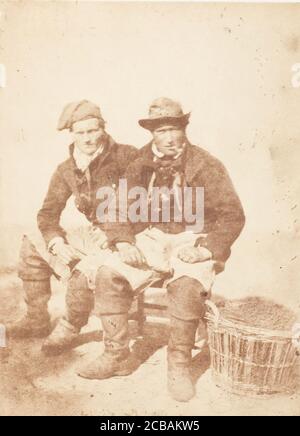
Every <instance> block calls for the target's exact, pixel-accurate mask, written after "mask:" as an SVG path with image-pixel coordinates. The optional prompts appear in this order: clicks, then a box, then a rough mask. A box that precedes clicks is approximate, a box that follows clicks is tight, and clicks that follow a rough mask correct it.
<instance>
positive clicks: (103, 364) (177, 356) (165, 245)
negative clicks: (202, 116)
mask: <svg viewBox="0 0 300 436" xmlns="http://www.w3.org/2000/svg"><path fill="white" fill-rule="evenodd" d="M188 122H189V114H185V113H184V112H183V111H182V108H181V106H180V104H179V103H177V102H175V101H173V100H171V99H169V98H159V99H157V100H155V101H154V102H153V103H152V105H151V106H150V110H149V117H148V118H146V119H142V120H140V121H139V124H140V125H141V126H142V127H144V128H146V129H148V130H149V131H150V132H151V135H152V140H151V142H150V143H149V144H147V145H146V146H145V147H143V148H142V149H141V150H140V151H139V155H138V158H137V159H136V160H135V161H134V162H133V163H132V164H131V165H130V166H129V167H128V169H127V172H126V176H125V178H126V188H127V190H128V195H127V196H124V192H123V186H122V189H121V185H120V189H119V201H118V202H117V204H118V208H119V210H118V212H119V217H118V220H116V221H115V222H113V221H112V222H111V223H110V224H109V225H107V226H106V236H107V242H108V246H109V247H110V248H111V249H112V250H116V251H117V254H118V256H119V260H118V263H116V264H115V267H114V264H113V262H111V263H110V264H108V263H106V265H105V266H103V265H102V266H101V267H100V268H99V269H98V271H97V274H96V278H95V284H96V286H95V309H96V310H95V312H96V313H97V314H98V315H99V316H100V317H101V320H102V324H103V326H104V330H105V340H104V341H105V351H104V353H103V354H102V355H101V356H100V357H98V358H97V359H96V360H95V361H94V362H92V363H91V364H89V365H88V366H86V367H84V368H82V369H81V370H80V371H79V375H81V376H82V377H86V378H90V379H103V378H107V377H111V376H114V375H126V374H129V373H130V368H128V366H126V362H128V358H129V355H130V351H129V336H128V311H129V308H130V306H131V303H132V300H133V298H134V294H135V292H137V289H138V288H139V289H140V288H141V287H142V286H141V285H142V283H138V282H137V278H138V277H141V274H144V275H145V276H144V278H145V284H146V281H147V280H149V275H147V273H149V271H152V272H153V273H154V272H155V273H156V274H160V276H161V277H164V278H165V280H166V282H165V283H166V286H167V291H168V297H169V313H170V321H171V329H170V341H169V346H168V386H169V391H170V393H171V395H172V397H173V398H174V399H176V400H178V401H188V400H189V399H191V398H192V397H193V396H194V394H195V389H194V385H193V383H192V380H191V375H190V365H191V352H192V348H193V346H194V342H195V333H196V330H197V326H198V324H199V320H200V319H202V318H203V317H204V314H205V300H206V299H207V298H208V297H209V295H210V292H211V287H212V284H213V282H214V278H215V274H216V273H219V272H221V271H222V270H223V269H224V265H225V262H226V261H227V259H228V258H229V256H230V253H231V250H230V247H231V245H232V244H233V243H234V241H235V240H236V239H237V237H238V236H239V234H240V232H241V230H242V228H243V226H244V222H245V218H244V213H243V209H242V206H241V203H240V200H239V198H238V196H237V194H236V192H235V189H234V187H233V185H232V182H231V180H230V178H229V176H228V173H227V171H226V169H225V168H224V166H223V165H222V163H221V162H220V161H219V160H218V159H216V158H215V157H213V156H211V155H210V154H209V153H208V152H207V151H205V150H203V149H202V148H200V147H198V146H195V145H192V144H191V143H190V142H189V140H188V138H187V135H186V127H187V124H188ZM168 194H170V195H168ZM203 194H204V195H203ZM203 199H204V202H203ZM120 260H121V261H122V262H123V264H124V265H126V266H127V267H126V268H127V269H126V268H125V267H123V268H121V267H120V266H119V265H120ZM153 277H154V276H153ZM150 278H151V277H150ZM138 285H140V286H138Z"/></svg>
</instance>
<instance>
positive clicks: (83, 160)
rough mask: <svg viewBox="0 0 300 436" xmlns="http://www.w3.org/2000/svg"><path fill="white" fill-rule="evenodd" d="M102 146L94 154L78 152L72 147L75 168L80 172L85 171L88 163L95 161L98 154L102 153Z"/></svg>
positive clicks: (77, 149) (76, 148)
mask: <svg viewBox="0 0 300 436" xmlns="http://www.w3.org/2000/svg"><path fill="white" fill-rule="evenodd" d="M103 150H104V145H100V147H99V148H98V149H97V150H96V151H95V153H94V154H86V153H83V151H81V150H79V148H78V147H76V145H75V147H74V152H73V157H74V160H75V163H76V166H77V168H78V169H80V170H81V171H83V172H84V171H86V169H87V168H88V166H89V165H90V163H91V162H92V161H93V160H94V159H96V157H98V156H99V155H100V154H102V153H103Z"/></svg>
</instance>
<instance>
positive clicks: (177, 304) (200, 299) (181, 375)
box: [168, 276, 209, 401]
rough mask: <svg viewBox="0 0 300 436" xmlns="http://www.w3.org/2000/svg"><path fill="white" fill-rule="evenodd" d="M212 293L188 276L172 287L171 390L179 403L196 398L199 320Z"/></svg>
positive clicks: (169, 346) (170, 306) (169, 369)
mask: <svg viewBox="0 0 300 436" xmlns="http://www.w3.org/2000/svg"><path fill="white" fill-rule="evenodd" d="M208 296H209V293H208V292H207V291H206V290H205V289H204V288H203V286H202V285H201V283H200V282H199V281H198V280H196V279H193V278H190V277H187V276H184V277H181V278H179V279H177V280H175V281H174V282H171V283H170V284H169V285H168V299H169V313H170V340H169V345H168V389H169V392H170V394H171V396H172V398H174V399H175V400H177V401H189V400H190V399H191V398H193V397H194V395H195V387H194V385H193V383H192V380H191V375H190V365H191V360H192V349H193V347H194V343H195V335H196V331H197V327H198V324H199V320H200V319H202V318H203V317H204V315H205V304H204V303H205V300H206V299H207V298H208Z"/></svg>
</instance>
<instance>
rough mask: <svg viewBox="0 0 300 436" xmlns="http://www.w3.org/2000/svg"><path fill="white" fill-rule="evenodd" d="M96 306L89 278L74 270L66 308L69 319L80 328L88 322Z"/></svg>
mask: <svg viewBox="0 0 300 436" xmlns="http://www.w3.org/2000/svg"><path fill="white" fill-rule="evenodd" d="M93 307H94V294H93V292H92V290H91V289H89V287H88V281H87V278H86V277H85V276H84V274H82V273H80V272H79V271H74V273H73V274H72V277H71V278H70V279H69V282H68V289H67V295H66V308H67V318H68V321H69V322H70V323H71V324H73V325H74V326H77V327H79V328H81V327H83V326H84V325H85V324H86V323H87V322H88V318H89V315H90V313H91V311H92V309H93Z"/></svg>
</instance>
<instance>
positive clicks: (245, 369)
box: [206, 301, 297, 395]
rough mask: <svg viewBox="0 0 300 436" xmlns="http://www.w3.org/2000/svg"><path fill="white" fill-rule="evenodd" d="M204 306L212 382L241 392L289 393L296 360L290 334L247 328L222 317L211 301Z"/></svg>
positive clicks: (246, 393)
mask: <svg viewBox="0 0 300 436" xmlns="http://www.w3.org/2000/svg"><path fill="white" fill-rule="evenodd" d="M207 305H208V307H209V311H208V313H207V315H206V319H207V327H208V339H209V347H210V354H211V367H212V374H213V379H214V381H215V383H216V384H217V385H218V386H220V387H222V388H224V389H226V390H228V391H230V392H232V393H236V394H240V395H267V394H273V393H290V392H292V391H293V389H294V386H293V384H294V380H295V377H294V370H295V366H296V360H297V353H296V351H297V348H296V346H295V343H294V339H295V338H293V337H292V333H291V332H286V331H285V332H284V331H272V330H266V329H258V328H254V327H249V326H247V325H245V324H243V323H242V322H241V321H240V320H228V319H225V318H223V317H222V315H221V314H220V313H219V310H218V308H217V307H216V306H215V305H214V303H212V302H211V301H207Z"/></svg>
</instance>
